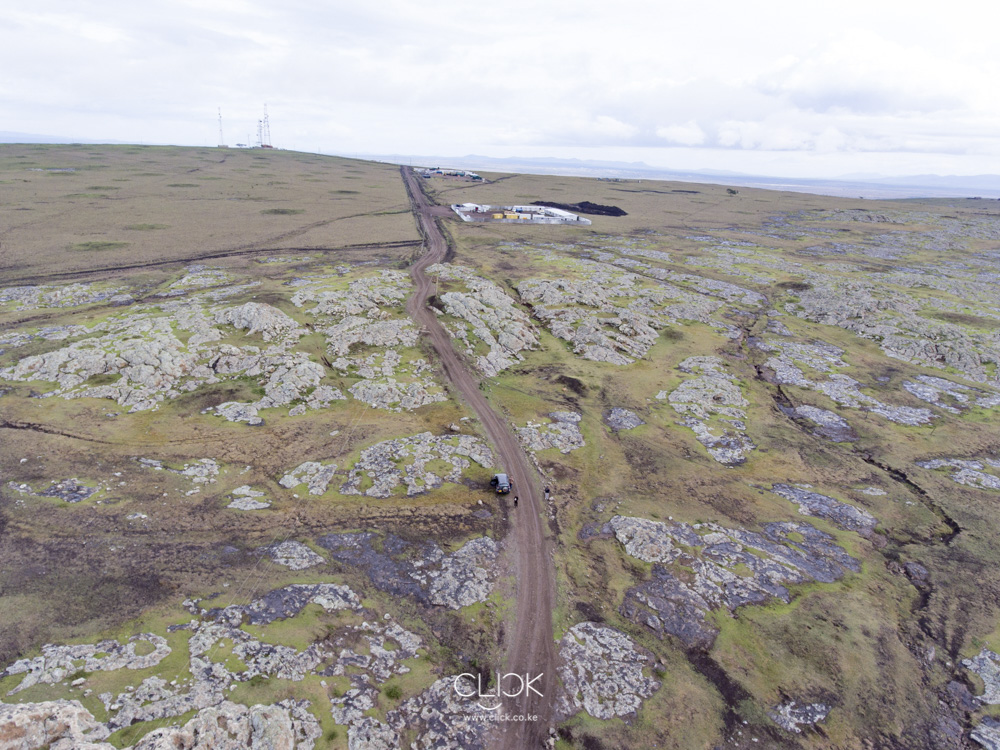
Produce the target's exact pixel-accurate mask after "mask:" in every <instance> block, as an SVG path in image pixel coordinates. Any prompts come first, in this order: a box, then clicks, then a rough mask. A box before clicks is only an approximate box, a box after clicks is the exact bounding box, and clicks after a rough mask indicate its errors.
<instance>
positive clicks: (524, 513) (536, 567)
mask: <svg viewBox="0 0 1000 750" xmlns="http://www.w3.org/2000/svg"><path fill="white" fill-rule="evenodd" d="M400 174H401V175H402V177H403V182H404V183H405V184H406V189H407V192H409V194H410V201H411V203H412V206H413V212H414V214H415V215H416V218H417V222H418V224H419V226H420V231H421V233H422V234H423V235H424V237H425V240H426V246H427V250H426V252H425V253H424V254H423V255H421V256H420V257H419V258H418V259H417V261H416V262H415V263H414V264H413V265H412V266H411V267H410V275H411V276H412V278H413V282H414V285H415V286H416V290H415V292H414V293H413V295H412V296H411V297H410V300H409V301H408V302H407V304H406V310H407V312H408V313H409V314H410V316H411V318H412V319H413V321H414V322H415V323H416V324H417V325H418V326H420V327H421V328H423V329H424V330H425V331H426V332H427V336H428V338H429V339H430V343H431V345H432V346H433V348H434V351H435V352H436V354H437V356H438V358H439V360H440V362H441V366H442V368H443V369H444V374H445V377H446V378H447V379H448V381H449V382H450V383H451V384H452V386H454V388H455V389H456V390H457V391H458V392H459V393H460V394H461V395H462V398H463V399H464V400H465V402H466V403H467V404H468V405H469V406H470V407H471V408H472V410H473V411H474V412H475V413H476V416H477V417H479V420H480V422H481V423H482V425H483V427H484V429H485V430H486V435H487V437H488V438H489V439H490V442H491V443H492V444H493V446H494V447H495V448H496V451H497V455H498V456H499V460H500V463H501V465H502V466H503V468H504V470H505V471H506V472H507V473H508V474H509V475H510V477H511V479H512V480H513V482H514V487H515V493H516V494H517V495H518V496H519V497H520V504H519V507H518V509H517V510H516V511H514V510H512V511H511V527H512V532H513V535H514V539H515V543H516V556H515V559H514V564H515V575H516V580H517V614H516V619H515V622H514V628H513V632H511V633H510V634H509V638H508V643H507V648H508V650H507V664H506V667H505V668H504V672H505V673H508V672H513V673H515V674H520V675H522V676H523V675H524V674H525V673H529V674H530V675H531V676H532V677H534V676H536V675H539V674H542V675H543V676H542V678H541V679H540V680H539V681H537V682H535V683H534V685H533V686H534V687H537V688H538V689H539V691H540V692H541V693H542V695H541V696H537V695H522V696H518V697H516V698H512V699H507V700H506V701H505V703H504V705H503V706H502V708H501V709H500V711H499V712H498V713H507V714H514V715H524V716H527V715H529V714H531V715H536V716H537V717H538V718H537V720H535V721H511V722H504V723H501V724H500V725H499V726H498V730H499V737H498V741H499V745H498V746H499V747H501V748H503V749H504V750H526V749H527V748H540V747H542V746H543V745H544V743H545V741H546V739H547V738H548V731H549V727H550V726H551V724H552V714H553V703H554V700H555V693H556V689H557V687H558V684H559V682H558V680H557V679H556V672H555V667H556V650H555V642H554V639H553V632H552V606H553V602H554V600H555V574H554V570H553V566H552V557H551V553H550V549H551V544H550V542H549V540H548V539H547V537H546V534H545V524H544V523H543V521H542V517H543V516H542V513H543V505H542V503H541V500H540V497H541V492H540V491H539V482H538V479H539V477H538V474H537V472H536V471H535V470H534V469H533V468H532V466H531V464H530V462H529V461H528V457H527V455H526V454H525V452H524V449H523V448H522V447H521V443H520V442H519V441H518V439H517V438H516V437H515V436H514V434H513V432H511V430H510V427H509V426H508V424H507V423H506V421H505V420H504V419H503V418H502V417H501V416H500V415H498V414H497V413H496V412H495V411H494V410H493V408H492V407H491V406H490V404H489V402H487V400H486V398H485V397H484V396H483V394H482V392H481V391H480V390H479V384H480V382H481V381H482V376H481V375H479V374H478V373H473V372H470V371H469V369H467V367H466V364H465V362H464V360H463V359H462V358H461V357H460V356H459V354H458V353H457V352H456V351H455V349H454V348H453V347H452V345H451V336H450V334H448V333H447V332H446V331H445V329H444V328H443V327H442V326H441V324H440V323H439V322H438V319H437V316H436V315H435V314H434V313H433V311H432V310H431V308H430V307H429V306H428V305H427V298H428V297H429V296H430V294H431V285H432V282H431V279H430V278H428V276H427V274H426V273H425V271H426V269H427V267H428V266H430V265H431V264H433V263H438V262H441V261H442V260H443V259H444V258H445V255H446V254H447V251H448V246H447V243H446V241H445V238H444V235H443V234H442V232H441V229H440V227H438V225H437V224H436V222H435V220H434V214H435V208H436V207H435V206H434V205H433V204H431V203H430V202H429V201H428V199H427V197H426V196H425V195H424V192H423V190H422V188H421V187H420V183H419V181H418V179H417V176H416V174H415V173H414V172H413V170H412V169H408V168H407V167H401V168H400Z"/></svg>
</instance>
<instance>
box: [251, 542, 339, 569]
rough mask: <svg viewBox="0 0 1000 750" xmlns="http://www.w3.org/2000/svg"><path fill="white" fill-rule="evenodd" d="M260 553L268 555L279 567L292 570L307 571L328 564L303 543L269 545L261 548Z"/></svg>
mask: <svg viewBox="0 0 1000 750" xmlns="http://www.w3.org/2000/svg"><path fill="white" fill-rule="evenodd" d="M258 552H261V553H263V554H265V555H267V556H268V557H270V558H271V560H273V561H274V562H275V563H277V564H278V565H284V566H285V567H286V568H291V569H292V570H305V569H306V568H311V567H313V566H314V565H322V564H323V563H325V562H326V560H324V559H323V558H322V557H321V556H320V555H317V554H316V553H315V552H313V551H312V550H311V549H310V548H309V547H307V546H306V545H304V544H303V543H302V542H290V541H285V542H279V543H277V544H269V545H267V546H266V547H261V548H260V549H259V550H258Z"/></svg>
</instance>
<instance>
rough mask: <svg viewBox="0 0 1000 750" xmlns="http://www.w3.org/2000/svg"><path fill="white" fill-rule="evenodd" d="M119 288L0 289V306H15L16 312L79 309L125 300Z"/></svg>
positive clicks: (86, 286) (74, 286) (55, 287)
mask: <svg viewBox="0 0 1000 750" xmlns="http://www.w3.org/2000/svg"><path fill="white" fill-rule="evenodd" d="M126 296H127V295H124V294H122V290H121V288H115V287H104V286H103V284H97V283H94V284H66V285H64V286H11V287H7V288H6V289H0V305H2V304H4V303H7V302H14V303H16V304H17V307H16V308H15V309H17V310H37V309H39V308H46V307H79V306H80V305H92V304H96V303H100V302H109V301H114V300H115V299H116V298H119V299H121V300H122V301H124V300H125V297H126Z"/></svg>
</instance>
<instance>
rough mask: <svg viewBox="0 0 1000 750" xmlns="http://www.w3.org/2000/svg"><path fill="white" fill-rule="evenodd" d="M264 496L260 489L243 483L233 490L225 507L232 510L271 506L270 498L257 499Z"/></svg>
mask: <svg viewBox="0 0 1000 750" xmlns="http://www.w3.org/2000/svg"><path fill="white" fill-rule="evenodd" d="M264 496H265V495H264V493H263V492H261V491H260V490H255V489H253V488H252V487H251V486H250V485H248V484H245V485H243V486H242V487H237V488H236V489H235V490H233V493H232V498H231V500H230V503H229V505H227V506H226V507H227V508H232V509H234V510H264V508H270V507H271V501H270V500H260V499H259V498H262V497H264Z"/></svg>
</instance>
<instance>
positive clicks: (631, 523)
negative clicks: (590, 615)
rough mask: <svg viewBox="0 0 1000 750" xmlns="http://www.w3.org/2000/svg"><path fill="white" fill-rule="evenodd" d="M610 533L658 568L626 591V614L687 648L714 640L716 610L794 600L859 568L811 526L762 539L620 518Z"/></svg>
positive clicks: (770, 526) (710, 527) (708, 527)
mask: <svg viewBox="0 0 1000 750" xmlns="http://www.w3.org/2000/svg"><path fill="white" fill-rule="evenodd" d="M608 530H609V531H611V532H613V533H614V534H615V536H616V537H617V539H618V541H619V542H621V543H622V545H623V546H624V547H625V550H626V551H627V552H628V554H630V555H632V556H633V557H637V558H638V559H640V560H644V561H646V562H650V563H653V570H652V576H651V577H650V579H649V580H648V581H645V582H643V583H640V584H639V585H637V586H635V587H633V588H631V589H629V590H628V591H627V592H626V594H625V600H624V602H623V603H622V606H621V613H622V615H623V616H625V617H626V618H628V619H629V620H632V621H633V622H635V623H637V624H640V625H644V626H646V627H648V628H650V629H651V630H653V631H654V632H655V633H657V634H658V635H663V634H666V635H672V636H675V637H677V638H678V639H680V640H681V641H682V642H683V643H684V644H685V645H686V646H688V647H697V648H703V649H707V648H709V647H710V646H711V645H712V643H713V642H714V640H715V635H716V633H717V630H716V628H715V627H714V626H713V625H712V624H711V623H710V622H709V621H708V620H707V618H706V615H707V614H708V613H709V612H711V611H712V610H716V609H720V608H725V609H727V610H729V611H730V612H732V611H734V610H735V609H737V608H738V607H741V606H744V605H747V604H761V603H764V602H766V601H768V600H769V599H774V598H776V599H780V600H781V601H784V602H788V601H790V600H791V593H790V592H789V590H788V588H787V586H788V585H792V584H797V583H805V582H809V581H819V582H822V583H832V582H833V581H836V580H838V579H839V578H841V577H842V576H843V575H844V574H845V573H847V572H857V571H859V570H860V569H861V566H860V564H859V563H858V561H857V560H855V559H854V558H852V557H851V556H850V555H848V554H847V553H846V552H845V551H844V550H843V549H842V548H840V547H838V546H837V545H836V544H834V543H833V538H832V537H831V536H829V535H828V534H824V533H823V532H822V531H819V530H818V529H816V528H815V527H813V526H810V525H809V524H807V523H797V524H796V523H767V524H764V526H763V528H762V530H761V532H759V533H758V532H752V531H746V530H744V529H738V528H737V529H728V528H725V527H723V526H719V525H718V524H714V523H701V524H694V525H693V526H692V525H689V524H686V523H669V524H667V523H661V522H658V521H650V520H647V519H642V518H630V517H627V516H615V517H614V518H612V519H611V521H610V522H609V524H608ZM793 539H794V540H795V541H793Z"/></svg>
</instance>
